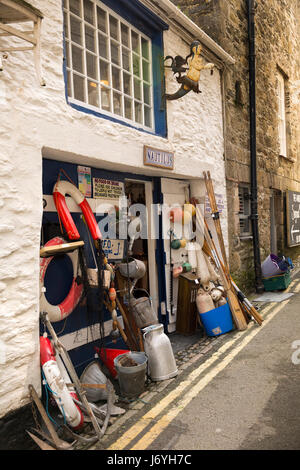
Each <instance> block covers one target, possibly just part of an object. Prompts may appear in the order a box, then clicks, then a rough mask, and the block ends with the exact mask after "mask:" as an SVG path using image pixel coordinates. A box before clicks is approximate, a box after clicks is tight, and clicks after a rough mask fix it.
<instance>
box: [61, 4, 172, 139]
mask: <svg viewBox="0 0 300 470" xmlns="http://www.w3.org/2000/svg"><path fill="white" fill-rule="evenodd" d="M63 13H64V50H65V60H64V74H65V80H66V85H67V86H66V99H67V101H68V103H69V104H70V105H71V106H73V107H74V108H76V109H78V110H80V111H84V112H87V113H91V114H94V115H97V116H100V117H102V118H105V119H110V120H112V121H115V122H119V123H122V124H125V125H127V126H130V127H134V128H138V129H140V130H143V131H145V132H150V133H153V134H158V135H161V136H163V137H165V136H166V134H167V127H166V111H165V107H164V104H163V100H162V95H163V89H164V74H163V68H162V66H161V65H162V58H163V56H164V54H163V31H164V30H165V29H167V28H168V25H167V24H166V23H164V22H163V21H162V20H161V19H160V18H158V17H157V16H156V15H154V14H153V13H152V12H151V11H150V10H149V9H147V8H145V7H144V5H142V4H141V3H140V2H139V1H138V0H118V1H116V0H114V1H113V0H102V1H100V0H64V2H63Z"/></svg>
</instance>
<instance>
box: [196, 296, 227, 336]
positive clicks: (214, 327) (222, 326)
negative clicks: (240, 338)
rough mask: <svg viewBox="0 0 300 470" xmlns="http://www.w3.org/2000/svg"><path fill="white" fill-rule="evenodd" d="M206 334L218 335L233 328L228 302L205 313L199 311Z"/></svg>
mask: <svg viewBox="0 0 300 470" xmlns="http://www.w3.org/2000/svg"><path fill="white" fill-rule="evenodd" d="M199 315H200V319H201V321H202V324H203V326H204V329H205V331H206V334H207V335H208V336H219V335H222V334H224V333H228V331H231V330H233V322H232V316H231V312H230V308H229V305H228V303H226V304H225V305H222V306H221V307H218V308H214V309H213V310H209V311H208V312H205V313H199Z"/></svg>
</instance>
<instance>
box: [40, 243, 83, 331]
mask: <svg viewBox="0 0 300 470" xmlns="http://www.w3.org/2000/svg"><path fill="white" fill-rule="evenodd" d="M64 243H66V241H65V240H64V239H63V238H61V237H55V238H52V239H51V240H49V241H48V242H47V243H46V244H45V247H49V246H54V245H62V244H64ZM66 256H69V258H70V260H71V261H72V266H73V281H72V285H71V289H70V291H69V293H68V295H67V297H66V298H65V299H64V300H63V301H62V302H61V303H60V304H59V305H52V304H50V303H49V302H48V300H47V299H46V296H45V287H44V280H45V275H46V271H47V268H48V266H49V264H50V263H51V261H52V260H53V258H54V256H50V257H49V258H40V311H41V312H47V313H48V315H49V320H50V321H51V322H57V321H61V320H63V319H64V318H66V317H67V316H68V315H70V313H72V312H73V310H74V309H75V308H76V307H77V305H78V303H79V301H80V299H81V297H82V294H83V284H82V283H79V282H77V277H78V274H79V269H78V251H77V250H75V251H73V252H71V253H66Z"/></svg>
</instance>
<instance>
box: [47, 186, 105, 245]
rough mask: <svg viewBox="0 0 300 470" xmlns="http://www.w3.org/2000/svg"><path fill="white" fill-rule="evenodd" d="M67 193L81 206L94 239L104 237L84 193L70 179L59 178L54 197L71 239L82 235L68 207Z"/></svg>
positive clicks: (76, 238)
mask: <svg viewBox="0 0 300 470" xmlns="http://www.w3.org/2000/svg"><path fill="white" fill-rule="evenodd" d="M66 194H69V196H71V197H72V198H73V199H74V201H75V202H76V203H77V204H78V206H79V207H80V209H81V211H82V213H83V215H84V218H85V220H86V223H87V226H88V228H89V231H90V232H91V235H92V237H93V239H94V240H100V239H102V235H101V232H100V229H99V227H98V224H97V221H96V219H95V216H94V214H93V211H92V209H91V207H90V205H89V203H88V202H87V200H86V199H85V197H84V196H83V194H82V193H81V192H80V190H79V189H78V188H77V187H76V186H75V185H74V184H72V183H70V182H69V181H62V180H59V181H57V183H56V184H55V185H54V188H53V198H54V203H55V207H56V210H57V213H58V215H59V218H60V219H61V221H62V223H63V225H64V227H65V229H66V232H67V235H68V237H69V239H70V240H78V239H79V238H80V235H79V232H78V230H77V228H76V225H75V223H74V220H73V219H72V216H71V214H70V211H69V209H68V206H67V203H66Z"/></svg>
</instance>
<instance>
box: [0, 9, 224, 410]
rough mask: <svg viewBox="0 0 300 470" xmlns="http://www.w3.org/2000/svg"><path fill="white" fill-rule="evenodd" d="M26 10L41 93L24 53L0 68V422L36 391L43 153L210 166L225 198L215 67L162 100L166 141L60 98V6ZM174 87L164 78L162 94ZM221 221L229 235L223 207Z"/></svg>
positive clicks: (190, 173)
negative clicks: (31, 20)
mask: <svg viewBox="0 0 300 470" xmlns="http://www.w3.org/2000/svg"><path fill="white" fill-rule="evenodd" d="M31 4H32V5H33V6H35V7H37V8H38V9H40V10H41V11H42V13H43V14H44V19H43V22H42V41H41V64H42V75H43V78H44V79H45V81H46V87H40V86H39V84H38V82H37V78H36V75H35V70H34V62H33V54H32V53H31V52H16V53H9V56H8V58H7V60H5V61H4V62H3V71H2V72H0V103H1V126H0V149H1V152H0V208H1V224H0V236H1V249H0V305H1V306H0V346H1V351H0V376H1V377H2V378H4V380H1V386H0V417H1V416H3V415H5V414H6V413H8V412H9V411H12V410H14V409H16V408H18V407H19V406H21V405H22V404H24V403H26V402H27V401H28V398H27V395H28V384H29V383H32V384H33V385H34V386H35V387H36V389H37V390H38V391H40V368H39V247H40V227H41V218H42V155H43V154H44V156H47V157H48V158H57V156H59V157H60V158H61V159H63V160H65V161H71V162H75V163H81V164H85V165H91V166H92V165H93V166H96V167H99V168H102V167H103V168H110V169H113V170H118V169H120V170H123V171H131V172H134V173H145V174H150V175H164V176H170V177H173V178H174V177H181V178H183V177H184V178H187V179H189V178H195V177H199V178H201V177H202V172H203V170H210V171H211V174H212V177H213V179H214V180H215V189H216V192H217V193H219V194H223V195H224V203H226V195H225V176H224V162H223V124H222V96H221V84H220V73H219V71H218V70H217V69H215V70H214V74H213V75H210V72H209V71H203V72H202V75H201V81H200V89H201V90H202V93H201V94H199V95H195V94H194V93H193V92H190V93H189V94H188V95H187V96H186V97H184V98H182V99H181V100H178V101H176V102H175V101H174V102H168V104H167V119H168V122H167V124H168V138H166V139H165V138H162V137H159V136H154V135H150V134H147V133H144V132H140V131H138V130H136V129H132V128H129V127H127V126H123V125H121V124H116V123H112V122H111V121H109V120H106V119H101V118H99V117H96V116H92V115H88V114H85V113H83V112H79V111H77V110H75V109H73V108H72V107H71V106H69V105H68V104H67V103H66V99H65V84H64V77H63V24H62V8H61V2H60V1H57V0H47V1H45V0H43V1H42V0H31ZM164 42H165V44H164V50H165V54H166V55H169V54H170V55H176V54H182V55H183V56H186V55H187V54H188V53H189V46H188V44H186V43H184V42H183V41H182V40H181V39H180V37H179V36H178V34H177V33H175V32H174V31H172V30H169V31H167V32H166V33H165V36H164ZM178 87H179V85H178V84H177V82H176V81H175V79H174V77H172V75H171V74H170V73H169V72H167V90H168V92H170V91H175V90H176V89H177V88H178ZM144 145H149V146H152V147H156V148H159V149H163V150H168V151H174V152H175V169H174V171H172V172H169V171H160V170H158V169H154V168H148V167H147V168H146V167H144V166H143V146H144ZM225 207H226V205H225ZM222 223H223V227H224V230H225V232H224V233H227V221H226V211H225V212H224V214H223V216H222ZM226 240H227V237H226ZM3 345H4V346H3ZM3 348H4V349H3ZM3 351H4V352H5V353H4V352H3Z"/></svg>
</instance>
